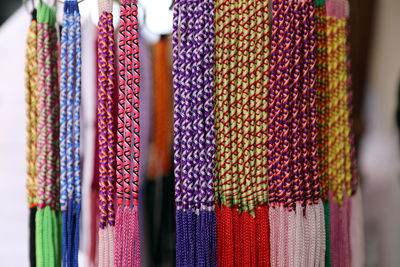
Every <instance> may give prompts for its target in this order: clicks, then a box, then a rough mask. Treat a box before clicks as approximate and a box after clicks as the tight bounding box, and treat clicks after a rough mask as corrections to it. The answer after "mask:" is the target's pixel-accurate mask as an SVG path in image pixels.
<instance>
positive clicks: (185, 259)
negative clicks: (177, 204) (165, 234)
mask: <svg viewBox="0 0 400 267" xmlns="http://www.w3.org/2000/svg"><path fill="white" fill-rule="evenodd" d="M216 227H217V219H216V214H215V212H214V211H204V210H203V211H200V212H198V213H196V212H195V211H192V210H189V211H182V210H177V211H176V252H177V253H176V266H217V237H216V235H217V233H216ZM209 255H211V257H210V256H209Z"/></svg>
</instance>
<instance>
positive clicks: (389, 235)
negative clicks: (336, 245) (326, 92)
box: [353, 0, 400, 267]
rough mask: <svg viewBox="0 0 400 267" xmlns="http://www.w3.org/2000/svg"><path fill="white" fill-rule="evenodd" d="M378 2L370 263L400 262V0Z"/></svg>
mask: <svg viewBox="0 0 400 267" xmlns="http://www.w3.org/2000/svg"><path fill="white" fill-rule="evenodd" d="M375 6H376V10H375V18H376V19H375V24H374V27H373V38H372V42H371V54H370V57H369V66H368V70H367V78H366V92H365V99H364V108H363V110H364V112H363V116H364V123H365V131H364V135H363V138H362V140H361V146H360V150H359V162H360V170H361V175H362V176H361V177H362V187H363V205H364V218H365V249H366V253H365V255H366V266H367V267H369V266H382V267H392V266H393V267H396V266H399V262H400V253H399V250H400V208H399V207H400V182H399V181H400V180H399V173H400V172H399V170H400V168H399V167H400V157H399V147H400V146H399V142H398V130H397V129H396V125H395V110H396V107H397V105H398V103H397V99H398V98H397V88H398V86H399V78H400V51H399V48H400V34H399V33H400V16H399V13H400V1H398V0H380V1H376V2H375ZM353 49H357V47H356V48H353Z"/></svg>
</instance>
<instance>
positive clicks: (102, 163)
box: [97, 13, 108, 229]
mask: <svg viewBox="0 0 400 267" xmlns="http://www.w3.org/2000/svg"><path fill="white" fill-rule="evenodd" d="M106 20H107V13H102V14H101V16H100V19H99V25H98V26H99V35H98V40H97V42H98V50H97V51H98V80H97V83H98V89H97V90H98V95H97V100H98V105H97V117H98V126H97V128H98V136H99V215H100V228H101V229H104V228H105V227H106V224H107V216H108V210H107V202H108V199H107V184H108V182H107V160H108V158H107V129H106V128H107V122H106V93H107V92H106V87H107V71H108V70H107V68H108V66H107V47H108V40H107V28H106Z"/></svg>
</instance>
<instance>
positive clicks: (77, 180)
mask: <svg viewBox="0 0 400 267" xmlns="http://www.w3.org/2000/svg"><path fill="white" fill-rule="evenodd" d="M80 38H81V29H80V14H79V9H78V4H77V2H76V1H67V2H65V3H64V24H63V30H62V34H61V68H60V73H61V74H60V75H61V79H60V165H61V168H60V169H61V170H60V186H61V189H60V203H61V211H62V261H63V265H64V266H67V265H73V266H77V264H78V249H79V220H80V219H79V218H80V200H81V188H80V187H81V168H80V102H81V45H80Z"/></svg>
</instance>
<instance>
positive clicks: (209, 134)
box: [172, 0, 217, 266]
mask: <svg viewBox="0 0 400 267" xmlns="http://www.w3.org/2000/svg"><path fill="white" fill-rule="evenodd" d="M213 20H214V5H213V1H212V0H192V1H175V2H174V24H173V28H174V29H173V40H172V42H173V86H174V174H175V204H176V209H177V211H176V226H177V227H176V229H177V230H176V231H177V241H176V248H177V256H176V264H177V266H197V265H201V266H216V264H217V255H216V232H215V229H216V217H215V211H214V208H215V202H214V201H215V198H214V164H215V159H214V157H215V147H214V146H215V136H214V112H213V106H214V105H213V88H214V87H213V83H214V77H213V48H214V28H213Z"/></svg>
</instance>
